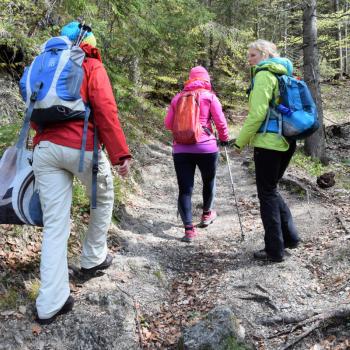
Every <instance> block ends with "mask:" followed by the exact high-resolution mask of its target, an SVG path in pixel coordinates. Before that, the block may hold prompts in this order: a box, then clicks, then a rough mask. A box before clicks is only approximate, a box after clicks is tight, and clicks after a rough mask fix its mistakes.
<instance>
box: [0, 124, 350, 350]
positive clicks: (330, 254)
mask: <svg viewBox="0 0 350 350" xmlns="http://www.w3.org/2000/svg"><path fill="white" fill-rule="evenodd" d="M237 118H238V117H237ZM343 121H344V120H343ZM349 135H350V130H349V127H348V128H347V130H346V132H340V133H339V132H337V131H336V134H333V133H332V135H330V136H329V139H328V148H327V151H328V155H329V156H330V159H331V163H332V162H334V163H345V164H348V162H349V159H350V147H348V146H349V145H350V139H349ZM344 145H345V146H344ZM346 145H347V146H346ZM221 153H222V154H221V157H220V162H219V167H218V173H217V197H216V205H215V208H216V210H217V212H218V218H217V220H216V221H215V222H214V223H213V224H212V225H210V226H209V227H207V228H199V229H198V231H199V236H198V238H196V239H195V240H194V242H193V243H191V244H186V243H183V242H181V241H180V239H181V237H182V236H183V228H182V225H181V221H180V218H179V217H178V216H177V208H176V202H177V184H176V180H175V173H174V168H173V163H172V157H171V147H170V146H168V145H164V144H160V143H152V144H148V145H145V146H140V148H139V152H138V155H137V161H135V164H134V166H135V167H137V168H138V169H140V176H138V178H139V181H138V183H137V184H136V183H135V191H134V192H133V193H132V194H130V196H129V197H128V200H127V202H126V203H125V205H124V206H122V207H120V208H117V209H116V212H115V215H116V216H118V217H119V223H118V224H117V225H116V224H113V225H112V226H111V229H110V233H109V247H110V249H111V251H112V254H113V256H114V262H113V265H112V266H111V267H110V268H109V269H108V270H106V271H105V273H101V274H100V275H99V276H97V277H96V278H93V279H90V280H83V279H82V278H81V276H80V275H79V273H78V269H77V267H79V263H78V258H77V254H73V253H74V252H75V253H76V251H77V249H78V248H77V247H78V246H77V243H76V241H77V238H78V236H79V235H81V234H82V231H83V229H84V227H85V224H86V221H87V219H88V218H87V217H86V216H81V217H80V220H75V221H74V222H73V224H72V225H73V226H72V235H71V239H70V253H71V254H70V258H69V263H70V266H71V268H72V276H71V277H72V278H71V281H70V282H71V290H72V295H73V297H74V298H75V300H76V304H75V307H74V310H73V311H72V312H71V313H69V314H67V315H64V316H60V317H59V318H58V319H57V321H56V322H55V323H53V324H52V325H50V326H45V327H44V326H43V327H40V326H38V325H37V324H35V323H34V301H33V300H34V296H33V295H31V294H35V287H37V285H38V281H37V278H38V261H39V252H40V229H38V228H27V229H25V230H21V231H19V229H18V228H16V227H14V226H10V225H9V226H5V227H4V226H3V227H2V228H1V229H0V230H1V232H0V248H1V249H0V257H1V265H0V268H1V269H0V278H1V280H0V281H1V289H0V293H1V296H3V297H4V298H3V301H0V334H1V339H0V349H23V350H29V349H30V350H32V349H84V350H89V349H91V350H97V349H101V350H102V349H117V350H119V349H125V350H126V349H140V348H142V349H175V348H176V344H177V341H178V339H179V337H180V335H181V332H182V330H183V329H184V328H186V327H189V326H190V325H192V324H194V323H196V322H198V321H199V320H200V319H201V318H202V317H203V316H205V314H206V313H207V312H208V311H210V310H211V309H213V308H214V307H215V306H217V305H226V306H228V307H230V308H231V310H232V311H233V313H234V314H235V316H237V317H238V319H239V320H240V321H241V324H242V326H243V327H244V329H245V333H246V342H247V343H248V344H250V345H251V346H252V347H253V348H255V349H260V350H275V349H278V350H282V349H288V348H292V347H293V346H294V347H293V349H303V350H304V349H309V350H321V349H337V350H341V349H350V330H349V329H350V324H349V322H350V321H349V320H350V318H349V315H350V311H349V309H350V258H349V257H350V255H349V250H350V200H349V198H350V197H349V195H350V186H349V183H348V182H346V181H347V179H345V180H344V178H343V177H340V178H339V179H341V181H340V183H339V181H338V182H337V184H336V185H335V186H333V187H331V188H328V189H320V188H318V187H317V185H316V177H314V176H310V175H308V174H307V173H306V172H304V171H301V170H300V168H298V167H296V166H295V165H293V164H292V165H291V166H290V167H289V168H288V170H287V172H286V176H285V177H286V180H285V181H284V182H283V183H284V184H285V185H283V186H281V193H282V195H283V196H284V198H285V199H286V201H287V202H288V204H289V206H290V208H291V211H292V214H293V216H294V219H295V222H296V225H297V227H298V229H299V232H300V237H301V239H302V243H301V244H300V246H299V247H298V248H297V249H293V250H288V249H287V250H286V259H285V261H284V262H282V263H264V262H259V261H256V260H254V259H253V252H254V251H256V250H259V249H261V248H263V228H262V224H261V220H260V214H259V203H258V199H257V196H256V188H255V181H254V171H253V170H252V153H251V150H245V151H244V152H242V154H241V155H239V156H237V155H234V154H233V153H232V150H230V149H229V158H230V163H231V170H232V174H233V181H234V188H235V193H236V198H237V202H238V209H239V212H240V216H241V219H242V225H243V233H244V236H245V237H244V240H242V232H241V229H240V225H239V220H238V215H237V208H236V206H235V201H234V198H233V191H232V184H231V181H230V176H229V171H228V165H227V163H226V160H225V156H224V152H223V151H222V152H221ZM337 179H338V178H337V177H336V180H337ZM342 181H343V182H342ZM344 181H345V182H344ZM193 214H194V218H195V220H197V222H199V219H200V215H201V181H200V177H199V175H198V174H196V183H195V191H194V194H193ZM72 252H73V253H72ZM74 271H75V273H74ZM35 276H36V277H35ZM20 290H23V291H25V294H26V296H27V297H26V298H19V297H18V295H19V294H21V292H20ZM5 297H6V298H5ZM5 300H6V301H5ZM293 342H295V344H292V343H293Z"/></svg>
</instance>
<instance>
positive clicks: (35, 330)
mask: <svg viewBox="0 0 350 350" xmlns="http://www.w3.org/2000/svg"><path fill="white" fill-rule="evenodd" d="M41 331H42V329H41V327H40V326H38V325H37V324H35V325H34V326H33V327H32V333H33V334H34V335H39V334H40V333H41Z"/></svg>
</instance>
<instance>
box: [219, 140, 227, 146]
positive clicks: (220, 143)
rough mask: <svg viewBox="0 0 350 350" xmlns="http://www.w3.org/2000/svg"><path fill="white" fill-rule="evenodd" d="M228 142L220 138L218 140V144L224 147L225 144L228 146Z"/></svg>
mask: <svg viewBox="0 0 350 350" xmlns="http://www.w3.org/2000/svg"><path fill="white" fill-rule="evenodd" d="M228 143H229V141H221V140H219V145H220V146H221V147H226V146H228Z"/></svg>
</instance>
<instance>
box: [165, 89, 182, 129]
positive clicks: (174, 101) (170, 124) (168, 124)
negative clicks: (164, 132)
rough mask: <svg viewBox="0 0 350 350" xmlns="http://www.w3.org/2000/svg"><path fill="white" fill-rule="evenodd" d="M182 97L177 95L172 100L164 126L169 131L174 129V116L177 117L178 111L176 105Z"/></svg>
mask: <svg viewBox="0 0 350 350" xmlns="http://www.w3.org/2000/svg"><path fill="white" fill-rule="evenodd" d="M179 97H180V94H177V95H176V96H175V97H173V99H172V100H171V103H170V105H169V107H168V111H167V114H166V116H165V119H164V126H165V128H166V129H168V130H172V128H173V123H174V116H175V109H176V104H177V101H178V99H179Z"/></svg>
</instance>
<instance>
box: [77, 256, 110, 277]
mask: <svg viewBox="0 0 350 350" xmlns="http://www.w3.org/2000/svg"><path fill="white" fill-rule="evenodd" d="M112 261H113V256H112V255H111V254H107V256H106V259H105V261H104V262H102V263H101V264H100V265H97V266H94V267H91V268H89V269H85V268H84V267H82V268H81V269H80V271H81V272H82V273H86V274H94V273H96V272H97V271H100V270H105V269H108V268H109V267H110V266H111V265H112Z"/></svg>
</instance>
